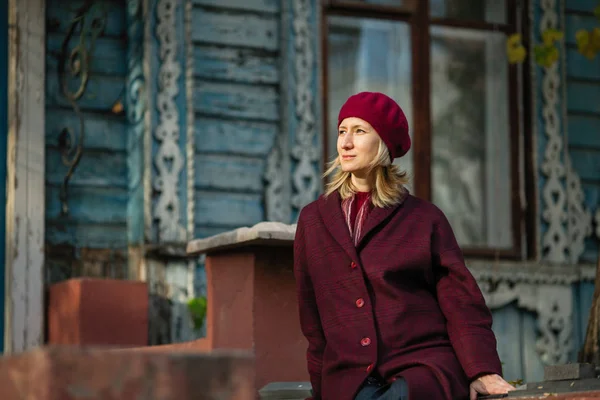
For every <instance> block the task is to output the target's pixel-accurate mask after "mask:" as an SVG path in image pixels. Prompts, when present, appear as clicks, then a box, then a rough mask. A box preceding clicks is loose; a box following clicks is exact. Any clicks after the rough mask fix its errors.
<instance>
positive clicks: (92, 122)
mask: <svg viewBox="0 0 600 400" xmlns="http://www.w3.org/2000/svg"><path fill="white" fill-rule="evenodd" d="M100 3H103V5H105V6H106V8H107V10H108V20H107V25H106V29H105V32H104V35H103V36H102V37H100V38H99V39H98V40H97V41H96V44H95V50H94V52H93V54H92V62H91V68H90V74H91V76H90V79H89V83H88V86H87V89H86V91H85V93H84V95H83V97H82V98H81V99H80V100H79V102H78V103H79V105H80V107H81V109H82V112H83V114H84V117H85V124H86V125H85V142H84V153H83V157H82V159H81V162H80V164H79V166H78V167H77V169H76V170H75V173H74V175H73V178H72V179H71V183H70V185H69V196H68V205H69V214H68V215H67V216H62V215H61V212H60V211H61V203H60V201H59V192H60V185H61V183H62V180H63V177H64V175H65V173H66V172H67V167H66V166H65V165H64V164H63V163H62V161H61V155H60V151H59V147H58V141H59V135H60V133H61V131H62V129H63V128H65V127H68V128H70V129H72V130H73V131H74V132H78V130H79V128H78V127H79V125H78V124H79V119H78V117H77V115H76V113H75V112H74V111H73V109H72V108H71V107H70V106H69V103H68V102H67V101H66V99H65V98H64V96H63V95H62V93H61V91H60V85H59V81H58V77H57V66H58V59H57V55H58V53H59V51H60V48H61V45H62V42H63V40H64V38H65V35H66V33H67V30H68V29H69V25H70V22H71V20H72V19H73V18H74V15H75V10H77V8H78V7H80V6H81V5H82V4H83V1H81V0H77V1H64V0H48V1H47V11H46V13H47V21H46V22H47V57H46V62H47V64H46V74H47V75H46V242H47V244H49V245H57V244H67V245H72V246H74V247H75V248H76V249H80V248H111V249H121V248H126V247H127V219H126V206H127V165H126V139H127V136H126V119H125V115H124V114H123V113H119V114H115V113H113V112H112V111H111V108H112V106H113V104H115V102H117V101H118V100H119V99H121V98H122V97H123V95H124V93H123V90H124V87H125V75H126V73H127V62H126V46H127V39H126V14H125V11H126V10H125V2H123V1H118V0H100ZM78 38H79V36H78V35H77V34H76V35H75V36H74V37H73V39H72V40H71V42H70V48H72V46H74V45H75V44H76V41H77V40H78Z"/></svg>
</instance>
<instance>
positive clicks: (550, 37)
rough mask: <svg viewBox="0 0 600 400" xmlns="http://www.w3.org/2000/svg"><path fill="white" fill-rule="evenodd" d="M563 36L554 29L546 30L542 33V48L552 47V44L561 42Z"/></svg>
mask: <svg viewBox="0 0 600 400" xmlns="http://www.w3.org/2000/svg"><path fill="white" fill-rule="evenodd" d="M563 37H564V34H563V33H562V32H561V31H558V30H556V29H546V30H545V31H544V32H542V42H544V46H552V45H553V44H554V42H557V41H559V40H562V38H563Z"/></svg>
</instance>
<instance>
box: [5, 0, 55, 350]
mask: <svg viewBox="0 0 600 400" xmlns="http://www.w3.org/2000/svg"><path fill="white" fill-rule="evenodd" d="M45 22H46V4H45V0H9V44H8V49H9V50H8V52H9V69H8V74H9V76H8V94H9V104H8V154H7V169H8V173H7V188H6V190H7V202H6V280H5V284H6V297H7V298H6V300H7V301H6V313H5V318H6V332H5V339H4V340H5V346H4V347H5V352H6V353H14V352H20V351H24V350H28V349H31V348H33V347H36V346H39V345H41V344H43V340H44V335H43V332H44V329H43V327H44V229H45V227H44V219H45V202H44V196H45V190H44V165H45V159H44V156H45V155H44V143H45V140H44V137H45V102H44V98H45V85H44V81H45V65H46V63H45V56H46V48H45V47H46V46H45V32H46V24H45Z"/></svg>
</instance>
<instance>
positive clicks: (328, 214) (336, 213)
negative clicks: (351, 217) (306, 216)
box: [317, 192, 359, 262]
mask: <svg viewBox="0 0 600 400" xmlns="http://www.w3.org/2000/svg"><path fill="white" fill-rule="evenodd" d="M317 204H318V206H319V212H320V213H321V217H322V218H323V222H324V223H325V227H326V228H327V230H328V231H329V233H331V235H332V236H333V237H334V239H335V240H336V241H337V242H338V243H339V245H340V246H342V248H343V249H344V250H345V251H346V253H348V256H350V258H351V259H352V260H353V261H356V262H358V261H359V259H358V254H357V252H356V247H354V243H352V238H351V237H350V231H349V230H348V226H347V225H346V222H345V221H344V214H343V213H342V206H341V201H340V195H339V193H338V192H334V193H332V194H331V195H329V196H328V197H321V198H320V199H319V201H318V203H317Z"/></svg>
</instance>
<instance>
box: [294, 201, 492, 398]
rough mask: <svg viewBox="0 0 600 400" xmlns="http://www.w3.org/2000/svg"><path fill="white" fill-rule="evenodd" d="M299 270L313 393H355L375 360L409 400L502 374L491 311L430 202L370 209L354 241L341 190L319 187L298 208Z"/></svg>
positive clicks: (448, 393)
mask: <svg viewBox="0 0 600 400" xmlns="http://www.w3.org/2000/svg"><path fill="white" fill-rule="evenodd" d="M294 271H295V276H296V282H297V288H298V300H299V309H300V324H301V327H302V332H303V333H304V335H305V336H306V338H307V339H308V350H307V362H308V371H309V374H310V380H311V383H312V386H313V390H314V399H315V400H321V399H322V400H352V399H354V397H355V396H356V394H357V392H358V389H359V387H360V385H361V384H362V382H363V381H364V379H365V378H366V377H367V376H368V375H369V373H370V372H371V371H372V370H373V369H375V370H376V371H377V372H379V374H380V375H381V376H382V377H383V378H384V379H386V380H388V381H391V380H393V379H394V377H398V376H402V377H404V378H405V379H406V381H407V383H408V386H409V392H410V399H411V400H420V399H428V400H438V399H439V400H459V399H467V398H468V393H469V381H471V380H473V379H474V378H476V377H478V376H480V375H483V374H488V373H495V374H501V365H500V360H499V357H498V353H497V351H496V338H495V336H494V333H493V332H492V330H491V325H492V317H491V313H490V311H489V309H488V308H487V306H486V305H485V301H484V299H483V296H482V294H481V291H480V290H479V287H478V286H477V283H476V281H475V279H474V278H473V276H472V275H471V273H470V272H469V270H468V269H467V268H466V266H465V263H464V260H463V256H462V252H461V250H460V248H459V247H458V244H457V243H456V239H455V238H454V234H453V232H452V229H451V227H450V225H449V223H448V220H447V219H446V217H445V216H444V214H443V213H442V211H440V210H439V209H438V208H437V207H436V206H434V205H433V204H431V203H429V202H426V201H424V200H421V199H418V198H416V197H413V196H411V195H409V196H408V197H407V198H406V200H405V201H404V203H402V204H401V205H398V206H395V207H388V208H375V209H373V211H371V214H370V215H369V216H368V217H367V220H366V222H365V226H364V229H363V235H362V238H361V239H360V241H359V243H358V245H357V246H356V247H355V246H354V245H353V244H352V241H351V238H350V234H349V231H348V227H347V225H346V223H345V222H344V218H343V215H342V210H341V206H340V196H339V194H337V193H335V194H332V195H331V196H329V197H327V198H324V197H323V196H321V197H320V198H319V199H318V200H317V201H315V202H313V203H311V204H309V205H307V206H306V207H305V208H304V209H303V210H302V211H301V213H300V217H299V220H298V226H297V231H296V239H295V243H294Z"/></svg>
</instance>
